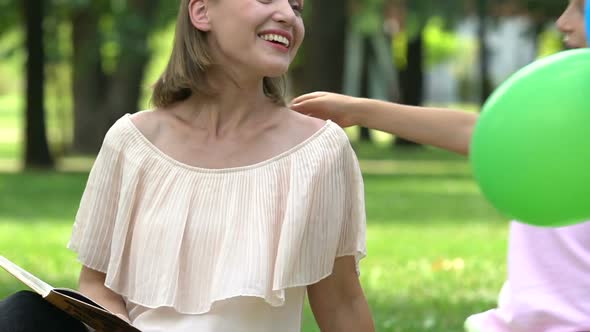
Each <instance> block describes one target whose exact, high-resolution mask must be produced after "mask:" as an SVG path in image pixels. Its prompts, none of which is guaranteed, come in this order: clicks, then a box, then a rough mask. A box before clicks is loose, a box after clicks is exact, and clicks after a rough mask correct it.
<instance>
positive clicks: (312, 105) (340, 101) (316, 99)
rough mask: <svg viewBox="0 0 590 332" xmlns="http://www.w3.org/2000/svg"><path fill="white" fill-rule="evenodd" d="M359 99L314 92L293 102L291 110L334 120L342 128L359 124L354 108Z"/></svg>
mask: <svg viewBox="0 0 590 332" xmlns="http://www.w3.org/2000/svg"><path fill="white" fill-rule="evenodd" d="M357 100H358V98H354V97H349V96H345V95H341V94H336V93H330V92H314V93H309V94H306V95H303V96H299V97H297V98H295V99H293V101H292V102H291V105H290V107H291V109H292V110H294V111H296V112H299V113H301V114H305V115H310V116H313V117H316V118H320V119H323V120H332V121H334V122H335V123H337V124H338V125H339V126H340V127H343V128H345V127H350V126H354V125H357V124H358V120H357V115H356V113H358V112H357V111H356V110H355V108H356V107H354V103H355V101H357Z"/></svg>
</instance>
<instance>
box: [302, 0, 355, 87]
mask: <svg viewBox="0 0 590 332" xmlns="http://www.w3.org/2000/svg"><path fill="white" fill-rule="evenodd" d="M347 8H348V6H347V4H346V1H342V0H321V1H314V3H313V9H312V10H311V20H310V22H311V23H310V26H309V30H308V32H307V37H306V46H305V55H304V56H305V67H306V68H305V70H306V74H305V77H306V85H307V86H306V90H307V91H306V92H311V91H330V92H341V91H342V79H343V78H342V77H343V75H342V74H343V69H344V52H345V40H346V27H347V13H346V11H347Z"/></svg>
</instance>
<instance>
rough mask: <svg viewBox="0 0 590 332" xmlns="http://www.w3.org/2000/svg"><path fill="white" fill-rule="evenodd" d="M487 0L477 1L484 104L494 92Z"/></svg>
mask: <svg viewBox="0 0 590 332" xmlns="http://www.w3.org/2000/svg"><path fill="white" fill-rule="evenodd" d="M487 6H488V4H487V0H478V1H477V12H478V16H479V30H478V35H479V36H478V37H479V72H480V77H481V82H480V84H481V87H480V90H481V94H480V96H481V103H482V105H483V104H484V103H485V102H486V100H487V99H488V97H489V96H490V95H491V94H492V84H491V79H490V72H489V61H490V60H489V53H488V46H487V43H486V37H487V24H486V19H487Z"/></svg>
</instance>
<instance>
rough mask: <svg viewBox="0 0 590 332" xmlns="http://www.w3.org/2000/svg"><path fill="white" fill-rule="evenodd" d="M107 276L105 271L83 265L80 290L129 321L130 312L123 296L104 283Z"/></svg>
mask: <svg viewBox="0 0 590 332" xmlns="http://www.w3.org/2000/svg"><path fill="white" fill-rule="evenodd" d="M105 278H106V275H105V274H104V273H102V272H98V271H96V270H92V269H90V268H88V267H86V266H83V267H82V271H80V279H79V289H80V292H81V293H82V294H84V295H86V296H88V297H89V298H91V299H92V300H94V301H96V302H97V303H98V304H100V305H102V306H103V307H105V308H107V309H108V310H109V311H110V312H112V313H114V314H115V315H117V316H119V317H121V318H123V319H124V320H126V321H127V322H129V314H128V313H127V308H126V306H125V302H124V301H123V298H122V297H121V295H119V294H117V293H115V292H113V291H112V290H110V289H108V288H107V287H106V286H105V285H104V282H105Z"/></svg>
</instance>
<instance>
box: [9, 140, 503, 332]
mask: <svg viewBox="0 0 590 332" xmlns="http://www.w3.org/2000/svg"><path fill="white" fill-rule="evenodd" d="M427 151H428V150H427ZM435 155H436V154H435ZM422 157H423V158H426V157H427V152H423V155H422ZM448 159H451V160H453V159H454V157H453V156H447V158H446V160H444V159H443V160H440V161H438V162H437V161H430V163H432V165H434V166H431V167H435V166H436V165H437V164H438V165H439V166H440V167H441V170H440V171H439V173H440V174H438V175H436V174H435V175H425V174H422V173H420V172H418V173H417V174H412V173H411V172H409V171H408V172H402V174H398V173H393V172H392V173H390V174H384V171H383V170H381V169H379V168H375V169H371V168H370V167H369V168H368V169H366V173H365V182H366V200H367V215H368V234H367V236H368V238H367V241H368V251H369V256H368V257H367V258H366V259H365V260H363V262H362V267H361V268H362V274H361V281H362V284H363V287H364V289H365V292H366V294H367V297H368V299H369V302H370V305H371V308H372V311H373V314H374V318H375V321H376V324H377V330H378V331H410V332H412V331H459V330H460V329H461V326H462V322H463V320H464V319H465V317H466V316H468V315H469V314H471V313H474V312H477V311H481V310H485V309H488V308H490V307H492V306H493V305H494V301H495V298H496V295H497V291H498V290H499V287H500V286H501V283H502V281H503V279H504V275H505V247H506V235H507V233H506V232H507V224H506V223H505V222H504V221H503V220H502V218H500V217H499V216H498V215H497V214H496V213H495V212H494V211H493V209H492V208H491V207H490V206H489V205H488V204H487V203H486V202H485V201H484V200H483V199H482V198H481V196H480V195H479V193H478V191H477V188H476V185H475V184H474V183H473V181H472V179H471V178H470V175H469V173H468V172H460V171H459V172H457V171H455V172H451V173H450V174H445V173H444V170H445V169H446V168H445V167H447V166H445V165H446V163H448ZM403 162H408V161H407V160H405V161H403ZM415 162H418V161H415ZM453 162H454V163H458V162H461V161H453ZM389 163H391V164H392V165H395V164H396V163H397V161H395V160H390V161H389ZM463 163H465V161H463ZM435 173H436V172H435ZM86 176H87V175H86V173H35V172H32V173H5V174H0V254H2V255H5V256H7V257H10V258H12V259H14V260H15V261H16V262H17V263H19V264H21V265H22V266H24V267H25V268H27V269H29V270H30V271H32V272H33V273H35V274H38V275H39V276H41V277H43V279H45V280H46V281H48V282H49V283H50V284H53V285H56V286H65V287H76V277H77V273H78V271H79V265H78V263H77V262H76V259H75V256H74V254H72V253H71V252H69V251H68V250H66V249H65V245H66V243H67V241H68V237H69V234H70V227H71V223H72V220H73V218H74V215H75V212H76V207H77V205H78V203H79V199H80V195H81V193H82V191H83V188H84V184H85V180H86ZM22 288H24V287H23V286H21V285H20V284H19V283H18V282H17V281H15V280H14V279H13V278H12V277H10V276H8V275H7V274H6V273H0V298H2V297H4V296H6V295H8V294H10V293H12V292H14V291H15V290H17V289H22ZM303 331H306V332H307V331H318V329H317V327H315V323H314V320H313V316H312V315H311V313H310V310H309V308H306V314H305V316H304V329H303Z"/></svg>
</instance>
